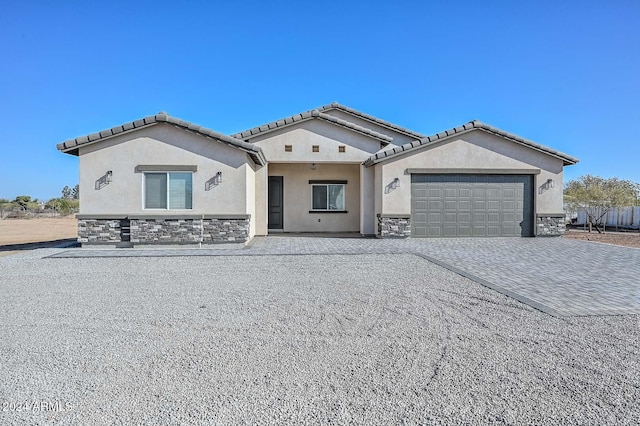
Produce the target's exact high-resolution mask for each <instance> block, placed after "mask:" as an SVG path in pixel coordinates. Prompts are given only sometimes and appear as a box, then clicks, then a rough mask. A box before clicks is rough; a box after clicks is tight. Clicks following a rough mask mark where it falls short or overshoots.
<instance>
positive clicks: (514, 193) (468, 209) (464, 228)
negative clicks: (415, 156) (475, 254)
mask: <svg viewBox="0 0 640 426" xmlns="http://www.w3.org/2000/svg"><path fill="white" fill-rule="evenodd" d="M532 188H533V185H532V176H530V175H435V174H414V175H411V235H412V236H413V237H515V236H518V237H520V236H525V237H528V236H532V235H533V192H532V191H533V189H532Z"/></svg>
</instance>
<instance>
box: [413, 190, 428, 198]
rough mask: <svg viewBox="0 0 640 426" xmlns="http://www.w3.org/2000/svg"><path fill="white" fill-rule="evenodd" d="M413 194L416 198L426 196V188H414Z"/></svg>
mask: <svg viewBox="0 0 640 426" xmlns="http://www.w3.org/2000/svg"><path fill="white" fill-rule="evenodd" d="M414 196H415V197H417V198H427V189H426V188H416V190H415V193H414Z"/></svg>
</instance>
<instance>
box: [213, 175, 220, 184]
mask: <svg viewBox="0 0 640 426" xmlns="http://www.w3.org/2000/svg"><path fill="white" fill-rule="evenodd" d="M213 182H214V183H215V184H216V185H220V184H221V183H222V172H218V173H216V175H215V177H214V178H213Z"/></svg>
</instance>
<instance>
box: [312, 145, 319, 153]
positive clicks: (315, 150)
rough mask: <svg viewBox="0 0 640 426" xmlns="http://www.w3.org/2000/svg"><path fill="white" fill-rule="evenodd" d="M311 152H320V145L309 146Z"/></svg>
mask: <svg viewBox="0 0 640 426" xmlns="http://www.w3.org/2000/svg"><path fill="white" fill-rule="evenodd" d="M311 151H312V152H320V145H313V146H312V147H311Z"/></svg>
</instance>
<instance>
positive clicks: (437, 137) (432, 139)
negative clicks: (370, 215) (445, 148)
mask: <svg viewBox="0 0 640 426" xmlns="http://www.w3.org/2000/svg"><path fill="white" fill-rule="evenodd" d="M476 129H477V130H482V131H485V132H488V133H492V134H495V135H498V136H501V137H503V138H505V139H509V140H511V141H513V142H515V143H518V144H520V145H524V146H527V147H529V148H532V149H535V150H537V151H540V152H543V153H545V154H548V155H551V156H553V157H556V158H558V159H561V160H562V161H563V163H564V165H572V164H576V163H577V162H578V161H579V160H578V159H577V158H575V157H572V156H570V155H568V154H565V153H563V152H561V151H557V150H555V149H552V148H549V147H547V146H544V145H540V144H538V143H536V142H533V141H531V140H529V139H525V138H523V137H520V136H518V135H515V134H513V133H509V132H506V131H504V130H501V129H498V128H497V127H493V126H490V125H489V124H486V123H483V122H481V121H480V120H476V119H474V120H471V121H469V122H467V123H465V124H463V125H461V126H457V127H454V128H452V129H449V130H445V131H442V132H439V133H436V134H434V135H431V136H426V137H424V138H422V139H420V140H418V141H415V142H409V143H406V144H404V145H401V146H397V147H393V148H390V149H386V150H384V151H380V152H377V153H375V154H373V155H371V156H370V157H369V158H368V159H367V160H366V161H365V162H364V165H365V166H367V167H369V166H371V165H373V164H375V163H379V162H380V161H384V160H386V159H388V158H390V157H393V156H396V155H398V154H401V153H403V152H406V151H409V150H413V149H416V148H418V147H420V146H427V145H431V144H433V143H436V142H439V141H441V140H444V139H448V138H449V137H451V136H453V135H455V134H459V133H467V132H469V131H471V130H476Z"/></svg>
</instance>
